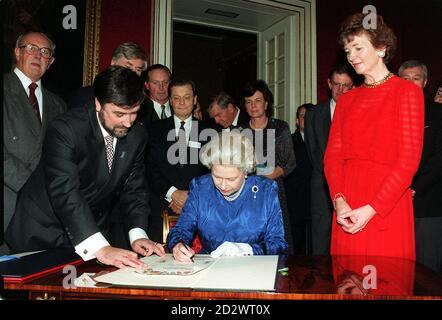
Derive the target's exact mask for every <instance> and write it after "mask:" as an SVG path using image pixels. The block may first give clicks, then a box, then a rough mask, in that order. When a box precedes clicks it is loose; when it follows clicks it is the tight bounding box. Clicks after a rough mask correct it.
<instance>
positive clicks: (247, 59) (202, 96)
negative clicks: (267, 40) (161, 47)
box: [172, 21, 258, 109]
mask: <svg viewBox="0 0 442 320" xmlns="http://www.w3.org/2000/svg"><path fill="white" fill-rule="evenodd" d="M257 44H258V39H257V35H256V34H254V33H246V32H239V31H232V30H226V29H222V28H215V27H209V26H202V25H195V24H190V23H185V22H179V21H174V22H173V51H172V65H173V75H174V77H175V78H179V79H191V80H193V81H194V82H195V83H196V87H197V91H198V92H197V93H198V100H199V102H200V104H201V105H202V107H203V108H204V109H205V108H207V106H208V102H209V99H210V97H212V96H213V95H215V94H217V93H219V92H220V91H225V92H227V93H229V94H230V95H231V96H232V97H233V98H234V99H235V101H236V103H237V104H238V105H239V103H240V99H241V91H242V88H243V87H244V84H245V83H246V82H248V81H250V80H254V79H256V78H257Z"/></svg>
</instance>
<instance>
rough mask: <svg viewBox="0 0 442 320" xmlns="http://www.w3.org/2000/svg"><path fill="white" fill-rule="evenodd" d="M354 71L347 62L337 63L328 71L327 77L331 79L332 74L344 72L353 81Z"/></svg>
mask: <svg viewBox="0 0 442 320" xmlns="http://www.w3.org/2000/svg"><path fill="white" fill-rule="evenodd" d="M353 72H354V71H353V70H352V68H350V66H349V65H348V64H338V65H336V66H334V67H333V69H331V70H330V72H329V73H328V78H329V79H330V80H331V79H332V78H333V75H334V74H335V73H336V74H346V75H348V76H349V77H350V78H351V80H352V81H353V82H354V73H353Z"/></svg>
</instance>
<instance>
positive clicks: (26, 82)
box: [14, 67, 41, 92]
mask: <svg viewBox="0 0 442 320" xmlns="http://www.w3.org/2000/svg"><path fill="white" fill-rule="evenodd" d="M14 73H15V74H16V75H17V77H18V79H19V80H20V82H21V84H22V85H23V87H24V88H25V90H28V88H29V85H30V84H31V83H32V82H34V81H32V80H31V79H30V78H29V77H28V76H27V75H25V74H24V73H23V71H21V70H20V69H19V68H17V67H15V69H14ZM35 83H36V84H37V85H38V87H37V89H36V90H39V89H41V79H39V80H38V81H35ZM26 92H27V91H26Z"/></svg>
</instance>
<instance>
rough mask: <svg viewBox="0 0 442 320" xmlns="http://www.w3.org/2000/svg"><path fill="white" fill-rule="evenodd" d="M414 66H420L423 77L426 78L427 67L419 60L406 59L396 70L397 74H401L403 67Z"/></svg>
mask: <svg viewBox="0 0 442 320" xmlns="http://www.w3.org/2000/svg"><path fill="white" fill-rule="evenodd" d="M414 67H421V69H422V72H423V73H424V77H425V79H428V68H427V66H426V65H425V64H424V63H423V62H421V61H419V60H407V61H405V62H404V63H403V64H401V66H400V67H399V71H398V74H399V76H401V75H402V72H403V71H404V70H405V69H409V68H414Z"/></svg>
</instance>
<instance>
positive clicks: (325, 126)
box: [321, 103, 331, 152]
mask: <svg viewBox="0 0 442 320" xmlns="http://www.w3.org/2000/svg"><path fill="white" fill-rule="evenodd" d="M321 119H322V125H321V128H322V132H321V140H322V141H321V150H322V151H323V152H325V148H326V147H327V142H328V134H329V133H330V125H331V113H330V103H325V104H324V107H323V108H322V116H321Z"/></svg>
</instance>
